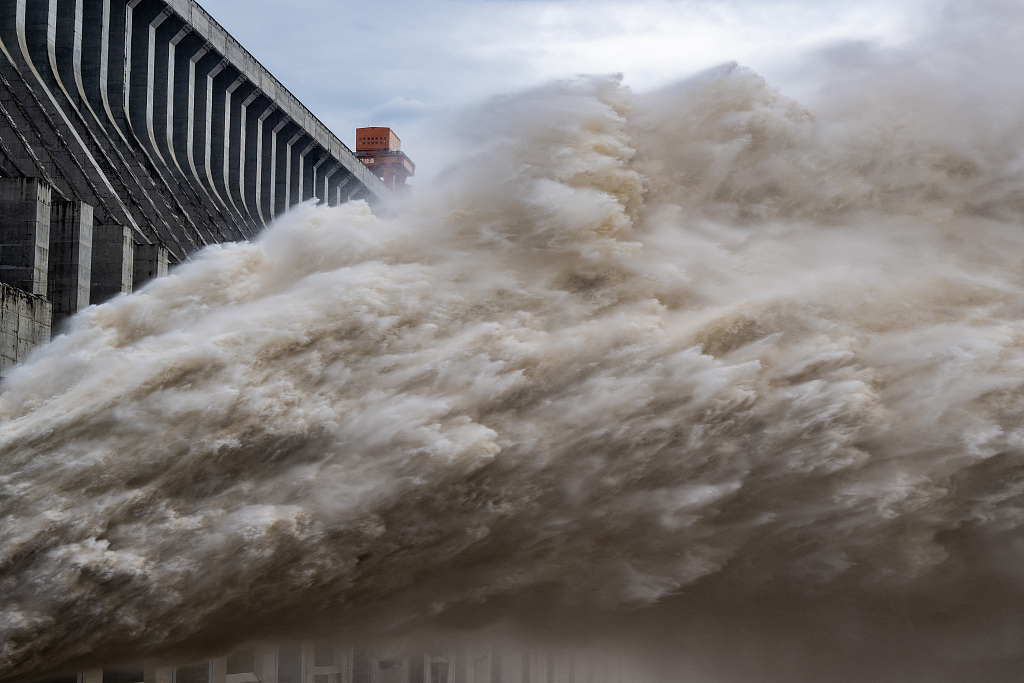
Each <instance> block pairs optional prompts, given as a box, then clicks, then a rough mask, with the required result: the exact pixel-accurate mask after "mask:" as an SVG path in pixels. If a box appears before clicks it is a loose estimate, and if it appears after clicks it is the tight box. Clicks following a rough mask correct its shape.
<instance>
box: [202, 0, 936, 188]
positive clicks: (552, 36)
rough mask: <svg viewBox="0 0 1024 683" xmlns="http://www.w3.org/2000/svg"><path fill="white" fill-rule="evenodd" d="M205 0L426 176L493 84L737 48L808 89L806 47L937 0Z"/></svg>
mask: <svg viewBox="0 0 1024 683" xmlns="http://www.w3.org/2000/svg"><path fill="white" fill-rule="evenodd" d="M200 4H201V5H202V6H203V7H204V8H205V9H206V10H207V11H208V12H209V13H210V14H212V15H213V17H214V18H215V19H216V20H217V21H219V22H220V23H221V24H222V25H223V26H224V27H225V28H226V29H227V30H228V31H229V32H230V33H231V34H233V35H234V36H235V37H236V38H237V39H238V40H239V41H240V42H241V43H242V44H243V45H244V46H245V47H246V48H247V49H248V50H249V51H250V52H251V53H252V54H253V55H254V56H255V57H256V59H258V60H259V61H260V62H261V63H262V64H263V65H264V66H265V67H267V68H268V69H269V70H270V71H271V73H273V74H274V75H275V76H276V77H277V78H278V80H280V81H281V82H282V83H284V85H285V86H286V87H287V88H288V89H289V90H291V91H292V92H293V93H294V94H295V95H296V96H297V97H298V98H299V99H300V100H301V101H302V102H303V103H304V104H305V105H306V106H307V107H308V108H309V109H310V110H311V111H312V112H313V113H314V114H315V115H316V116H317V117H318V118H320V119H321V120H322V121H323V122H324V123H325V124H326V125H327V126H328V127H329V128H330V129H331V130H333V131H334V133H335V134H336V135H337V136H338V137H339V138H341V139H342V141H344V142H345V143H346V144H348V145H349V146H352V144H353V139H354V129H355V128H356V127H359V126H370V125H375V126H391V127H392V128H394V129H395V131H396V133H397V134H398V135H399V136H400V137H401V138H402V140H403V149H404V150H405V151H406V152H407V153H408V154H409V155H410V156H411V157H412V158H413V160H414V161H416V162H417V164H418V169H417V170H418V174H417V175H418V177H419V178H421V179H422V178H426V177H429V176H431V175H433V173H435V172H437V170H438V168H439V167H440V166H441V165H443V164H444V163H445V162H446V161H447V160H449V159H450V158H451V157H452V154H453V150H452V149H451V142H450V138H449V137H446V136H442V135H439V134H437V131H439V130H441V129H443V128H444V127H445V125H446V123H448V124H450V122H452V121H456V120H457V119H458V117H457V112H458V111H459V109H460V108H462V107H465V106H468V105H471V104H474V103H476V102H479V101H481V100H483V99H485V98H487V97H489V96H492V95H496V94H500V93H508V92H514V91H517V90H522V89H525V88H529V87H533V86H536V85H539V84H542V83H544V82H547V81H550V80H554V79H558V78H566V77H571V76H573V75H575V74H581V73H589V74H598V73H600V74H604V73H621V74H623V78H624V82H625V84H626V85H629V86H630V87H632V88H633V89H635V90H638V91H644V90H650V89H655V88H658V87H661V86H665V85H668V84H671V83H672V82H675V81H678V80H681V79H683V78H685V77H687V76H688V75H692V74H694V73H696V72H699V71H702V70H704V69H707V68H711V67H714V66H716V65H718V64H721V63H724V62H732V61H734V62H738V63H739V64H741V65H743V66H746V67H749V68H752V69H754V70H755V71H757V72H758V73H759V74H761V75H762V76H764V77H765V78H767V79H768V80H769V82H770V83H772V84H773V85H776V86H777V87H779V88H781V89H782V90H783V91H784V92H788V93H789V94H798V93H797V92H795V91H798V90H799V88H800V85H801V83H800V78H801V74H802V73H804V71H803V70H802V69H801V68H800V65H801V64H802V63H803V62H804V61H805V60H806V59H807V55H808V54H813V52H815V51H816V50H821V49H827V48H829V47H830V46H835V45H840V44H843V43H851V42H861V43H863V42H867V43H872V44H879V45H895V44H898V43H900V42H901V41H902V40H905V39H906V38H907V36H908V35H910V34H911V33H912V32H913V30H914V27H915V24H916V23H917V22H918V21H919V18H920V16H921V15H922V14H923V13H924V9H923V8H924V7H925V6H926V5H928V4H929V1H928V0H888V1H887V2H884V1H878V0H818V1H814V0H692V1H679V0H675V1H673V0H632V1H630V2H623V1H621V0H429V1H423V0H375V1H366V0H364V1H363V2H354V1H352V0H289V2H281V0H200ZM931 4H934V3H931ZM448 132H449V133H451V131H450V130H449V131H448ZM442 139H444V140H446V142H443V143H442V142H441V140H442Z"/></svg>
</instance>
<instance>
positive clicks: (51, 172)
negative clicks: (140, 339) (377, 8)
mask: <svg viewBox="0 0 1024 683" xmlns="http://www.w3.org/2000/svg"><path fill="white" fill-rule="evenodd" d="M387 194H390V189H389V188H388V187H387V186H386V185H385V184H384V182H382V181H381V180H380V179H379V178H378V177H377V176H376V175H374V173H373V172H371V171H370V170H369V169H368V168H367V167H366V166H365V165H364V164H363V163H361V162H360V161H359V160H358V159H357V158H356V157H355V155H354V154H353V153H352V151H351V150H350V149H349V148H348V147H347V146H346V145H345V144H344V143H342V142H341V140H339V139H338V138H337V137H336V136H335V135H334V134H333V133H331V131H329V130H328V129H327V128H326V126H324V125H323V124H322V123H321V122H320V121H319V120H318V119H317V118H316V117H315V116H314V115H313V114H312V113H310V111H309V110H308V109H306V107H304V106H303V105H302V103H300V102H299V101H298V100H297V99H296V98H295V97H294V96H293V95H292V94H291V93H290V92H288V90H287V89H286V88H285V87H284V86H282V85H281V83H279V82H278V81H277V80H276V79H275V78H274V77H273V76H272V75H271V74H270V73H269V72H268V71H267V70H266V69H265V68H264V67H263V66H261V65H260V64H259V62H258V61H256V59H255V58H254V57H253V56H252V55H250V54H249V53H248V52H247V51H246V50H245V49H244V48H243V47H242V46H241V45H239V43H238V42H237V41H236V40H235V39H234V38H232V37H231V36H230V35H229V34H228V33H227V31H225V30H224V29H223V28H222V27H221V26H220V25H219V24H217V22H216V21H214V20H213V19H212V18H211V17H210V15H209V14H207V13H206V12H205V11H204V10H203V9H202V8H201V7H200V6H199V5H198V4H197V3H195V2H193V1H192V0H167V1H166V2H165V1H164V0H0V311H2V313H0V315H2V325H0V373H4V372H6V370H8V369H9V368H10V367H11V366H13V365H14V364H16V363H18V362H20V361H21V360H23V359H24V358H25V356H26V355H27V354H28V352H29V351H30V349H31V348H32V347H34V346H35V345H37V344H40V343H44V342H46V341H48V340H49V337H50V333H51V331H52V330H55V329H56V326H57V325H59V324H60V322H61V321H62V320H63V319H65V318H66V317H67V316H69V315H72V314H74V313H75V312H77V311H79V310H81V309H82V308H84V307H86V306H88V305H89V304H91V303H101V302H103V301H105V300H106V299H109V298H110V297H112V296H114V295H116V294H118V293H120V292H130V291H132V288H133V287H138V286H139V285H140V284H141V283H143V282H145V281H146V280H148V279H149V278H151V277H154V276H157V275H161V274H163V273H166V271H167V268H168V266H170V265H174V264H176V263H180V262H181V261H183V260H185V259H187V258H188V257H189V254H191V253H193V252H195V251H197V250H198V249H200V248H202V247H203V246H205V245H209V244H215V243H221V242H228V241H237V240H244V239H247V238H250V237H252V236H253V235H255V234H256V233H257V232H258V231H259V230H260V229H261V228H262V227H263V226H264V225H266V224H267V223H268V222H269V221H270V220H272V219H273V218H274V217H275V216H276V215H278V214H280V213H281V212H283V211H285V210H286V209H288V207H290V206H292V205H294V204H296V203H299V202H302V201H306V200H309V199H312V198H314V197H315V198H318V199H319V200H320V201H323V202H328V203H330V204H331V205H335V204H339V203H343V202H345V201H348V200H350V199H364V200H366V201H368V202H370V203H371V204H374V203H376V202H377V201H379V200H380V199H381V198H382V197H384V196H386V195H387Z"/></svg>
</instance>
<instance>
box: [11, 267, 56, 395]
mask: <svg viewBox="0 0 1024 683" xmlns="http://www.w3.org/2000/svg"><path fill="white" fill-rule="evenodd" d="M50 315H51V311H50V302H48V301H47V300H46V299H44V298H43V297H41V296H36V295H34V294H30V293H28V292H25V291H22V290H20V289H15V288H14V287H11V286H9V285H5V284H2V283H0V377H3V376H4V375H6V374H7V371H8V370H10V369H11V368H12V367H13V366H14V365H16V364H18V363H20V362H22V361H24V360H25V358H27V357H28V354H29V353H30V352H31V351H32V349H33V348H35V347H36V346H37V345H39V344H45V343H46V342H48V341H50Z"/></svg>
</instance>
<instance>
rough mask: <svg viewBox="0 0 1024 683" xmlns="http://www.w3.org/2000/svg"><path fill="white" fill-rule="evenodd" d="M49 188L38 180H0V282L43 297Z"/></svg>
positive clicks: (47, 257)
mask: <svg viewBox="0 0 1024 683" xmlns="http://www.w3.org/2000/svg"><path fill="white" fill-rule="evenodd" d="M50 196H51V190H50V186H49V185H48V184H47V183H45V182H44V181H42V180H39V179H38V178H0V264H3V265H2V266H0V282H4V283H6V284H9V285H11V286H12V287H17V288H18V289H22V290H24V291H26V292H31V293H32V294H35V295H37V296H46V280H47V271H48V269H49V258H50V256H49V253H50V208H51V200H50Z"/></svg>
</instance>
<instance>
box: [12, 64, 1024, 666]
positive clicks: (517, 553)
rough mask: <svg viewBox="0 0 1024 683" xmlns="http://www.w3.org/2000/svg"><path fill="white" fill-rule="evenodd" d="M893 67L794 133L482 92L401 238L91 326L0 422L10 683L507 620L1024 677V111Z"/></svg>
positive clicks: (331, 235) (752, 661) (695, 87)
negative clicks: (342, 635)
mask: <svg viewBox="0 0 1024 683" xmlns="http://www.w3.org/2000/svg"><path fill="white" fill-rule="evenodd" d="M1003 47H1004V48H1005V46H1003ZM865 50H867V48H865ZM869 52H870V50H868V51H867V52H865V53H857V52H856V50H854V53H855V54H853V56H850V55H847V56H846V57H845V59H847V60H848V61H852V62H854V65H853V66H849V64H846V66H844V68H846V67H849V68H848V69H847V70H846V71H844V72H843V73H844V74H846V75H845V76H844V79H843V80H840V79H838V78H833V77H830V80H831V82H832V83H833V85H832V87H831V88H830V89H826V90H825V92H824V93H823V94H822V95H821V96H820V97H817V98H815V99H814V101H813V102H809V103H805V104H803V105H802V104H800V103H797V102H794V101H791V100H789V99H787V98H786V97H784V96H783V95H781V94H780V93H778V92H777V91H775V90H773V89H772V88H771V87H769V86H768V85H766V84H765V83H764V82H763V81H762V80H761V79H760V78H759V77H757V76H756V75H754V74H752V73H750V72H748V71H745V70H743V69H737V68H723V69H721V70H719V71H716V72H713V73H709V74H705V75H704V76H702V77H700V78H696V79H693V80H691V81H689V82H687V83H684V84H682V85H681V86H678V87H676V88H673V89H670V90H667V91H664V92H661V93H658V94H654V95H645V96H638V95H634V94H632V93H631V92H629V91H628V90H627V89H625V88H623V87H621V86H620V85H619V83H618V81H617V80H615V79H612V78H582V79H577V80H574V81H569V82H563V83H557V84H553V85H551V86H548V87H545V88H542V89H540V90H536V91H532V92H529V93H526V94H522V95H518V96H514V97H508V98H503V99H500V100H496V101H494V102H491V103H489V104H488V105H486V106H484V107H482V108H480V110H479V111H478V112H477V113H476V115H475V117H474V123H473V125H472V127H471V129H472V130H473V131H474V132H473V133H472V135H473V136H475V137H474V138H473V139H471V140H465V141H464V144H465V146H466V148H467V149H468V150H471V156H470V157H469V158H468V159H467V160H466V162H465V164H464V165H463V166H462V167H461V168H460V169H458V170H456V171H453V172H452V173H451V174H450V175H449V176H448V177H446V178H444V179H442V180H440V181H438V182H436V183H434V184H433V186H432V187H430V188H429V189H423V188H421V191H420V193H419V196H418V197H417V198H415V199H414V200H413V201H411V202H408V203H407V205H406V206H404V207H401V208H399V209H397V210H396V212H395V213H394V215H392V216H391V217H389V218H385V219H378V218H375V217H373V216H372V215H370V213H369V211H368V210H367V208H366V207H365V206H364V205H362V204H360V203H355V204H351V205H346V206H343V207H339V208H323V207H319V208H318V207H312V206H308V205H307V206H303V207H300V208H298V209H297V210H295V211H293V212H292V213H290V214H288V215H287V216H285V217H284V218H283V219H281V220H279V221H278V222H277V223H276V224H275V225H274V226H273V227H271V228H270V229H269V230H267V232H266V233H265V234H264V235H263V236H262V237H261V238H260V239H259V240H258V241H257V242H255V243H252V244H234V245H226V246H220V247H213V248H210V249H208V250H206V251H205V252H203V253H202V254H200V255H199V256H198V258H197V259H196V260H195V262H193V263H189V264H188V265H185V266H183V267H180V268H178V269H176V270H175V271H174V272H173V274H172V275H170V276H169V277H166V278H163V279H160V280H157V281H154V282H153V283H152V284H150V285H149V286H147V287H146V288H145V289H144V290H142V291H141V292H139V293H137V294H135V295H132V296H125V297H120V298H118V299H116V300H114V301H111V302H110V303H108V304H105V305H102V306H98V307H93V308H90V309H88V310H87V311H85V312H84V313H83V314H81V315H80V316H78V317H77V318H76V319H75V320H74V322H73V325H72V328H71V329H70V331H69V333H68V334H67V335H66V336H62V337H58V338H57V339H56V340H55V341H54V342H53V343H52V344H51V345H49V346H48V347H46V348H44V349H42V350H40V351H39V352H38V353H37V354H36V356H35V357H34V359H33V360H32V362H30V363H29V364H27V365H25V366H24V367H22V368H20V369H18V370H17V371H16V372H14V373H13V374H12V375H11V377H10V379H9V381H8V382H7V384H6V385H5V391H4V393H3V394H2V395H0V453H2V456H0V595H2V596H3V599H2V601H0V678H2V677H4V676H10V675H17V674H24V673H32V672H38V671H41V670H43V669H46V668H52V667H58V668H59V667H60V666H61V665H67V666H75V665H77V664H79V663H82V662H92V663H97V662H100V663H102V662H103V661H104V659H105V658H111V657H113V658H121V659H123V658H125V657H126V656H128V655H129V654H130V656H132V657H141V656H143V655H148V654H154V653H161V652H169V651H175V650H177V651H194V652H202V651H204V648H215V647H218V646H220V645H223V644H225V643H229V642H230V641H232V640H235V639H243V638H249V637H253V636H262V635H271V636H275V635H287V634H296V633H300V632H302V633H306V632H312V631H315V630H317V629H322V630H337V629H342V628H356V629H359V630H360V632H361V633H373V632H377V633H381V634H388V633H397V632H401V631H405V630H408V629H426V630H436V629H463V628H465V629H470V630H472V629H475V628H477V627H484V626H487V625H489V624H492V623H495V622H498V621H500V622H502V623H504V624H505V625H506V626H505V627H506V628H507V629H509V630H511V631H512V632H519V633H523V634H530V635H531V636H532V637H534V638H555V637H556V636H555V634H558V636H560V637H562V638H564V639H566V640H569V641H576V640H580V641H586V642H591V639H593V642H606V641H608V640H611V641H614V642H616V643H618V644H619V645H621V646H622V647H623V648H625V649H626V650H629V651H633V652H635V653H636V655H637V659H638V660H639V661H642V662H646V663H648V664H650V665H651V667H652V671H651V673H650V676H651V678H652V680H657V681H677V680H678V681H681V680H688V679H687V678H686V677H685V676H686V675H693V676H694V677H695V678H693V680H700V681H762V680H764V681H775V680H778V681H783V680H786V681H793V680H796V681H803V680H807V681H821V680H832V681H843V680H850V681H861V680H864V681H868V680H870V681H883V680H892V681H916V680H921V681H925V680H927V681H945V680H949V681H959V680H964V676H966V675H968V674H971V675H977V676H980V678H979V679H978V680H982V679H983V680H987V681H1000V680H1006V681H1009V680H1017V675H1016V674H1019V673H1020V671H1022V670H1024V533H1022V528H1021V527H1022V524H1024V468H1022V465H1024V156H1022V149H1024V124H1022V120H1024V116H1022V114H1021V112H1022V111H1024V106H1022V105H1021V103H1022V100H1024V92H1022V91H1021V88H1020V85H1019V83H1013V80H1012V79H1003V78H1002V76H1000V73H999V72H998V71H992V70H990V69H989V70H985V69H988V66H991V64H989V63H988V62H985V61H984V59H982V60H981V61H980V62H979V61H975V62H971V61H969V60H961V61H956V60H954V59H953V58H952V57H948V60H949V63H945V62H942V61H941V59H939V57H936V60H937V61H934V63H933V62H928V61H927V60H923V61H922V60H918V61H913V63H912V64H911V63H908V62H906V61H900V60H899V59H895V58H894V59H892V60H890V61H889V62H884V60H882V57H879V56H877V55H874V56H872V55H871V54H869ZM979 59H981V58H979ZM837 60H838V58H837ZM857 60H861V61H860V62H858V61H857ZM872 60H882V62H883V63H882V66H879V64H878V63H876V62H873V61H872ZM1017 63H1018V64H1019V63H1020V62H1017ZM857 64H861V65H863V64H868V65H869V66H870V67H871V68H870V69H868V68H867V67H864V69H863V70H864V71H870V72H871V73H872V74H875V75H873V76H871V77H868V76H865V75H857V74H858V73H859V72H858V71H857ZM936 64H937V66H936ZM986 64H987V65H988V66H986ZM979 65H980V66H979ZM883 67H884V68H883ZM932 67H934V68H932ZM981 67H985V69H982V68H981ZM823 68H824V67H823ZM837 73H838V72H837ZM968 73H969V74H971V78H970V79H969V80H968V79H966V78H965V74H968ZM850 74H853V75H850ZM877 74H882V75H881V76H879V75H877ZM1014 88H1016V90H1015V89H1014ZM541 634H547V635H541ZM90 653H91V654H90Z"/></svg>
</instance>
